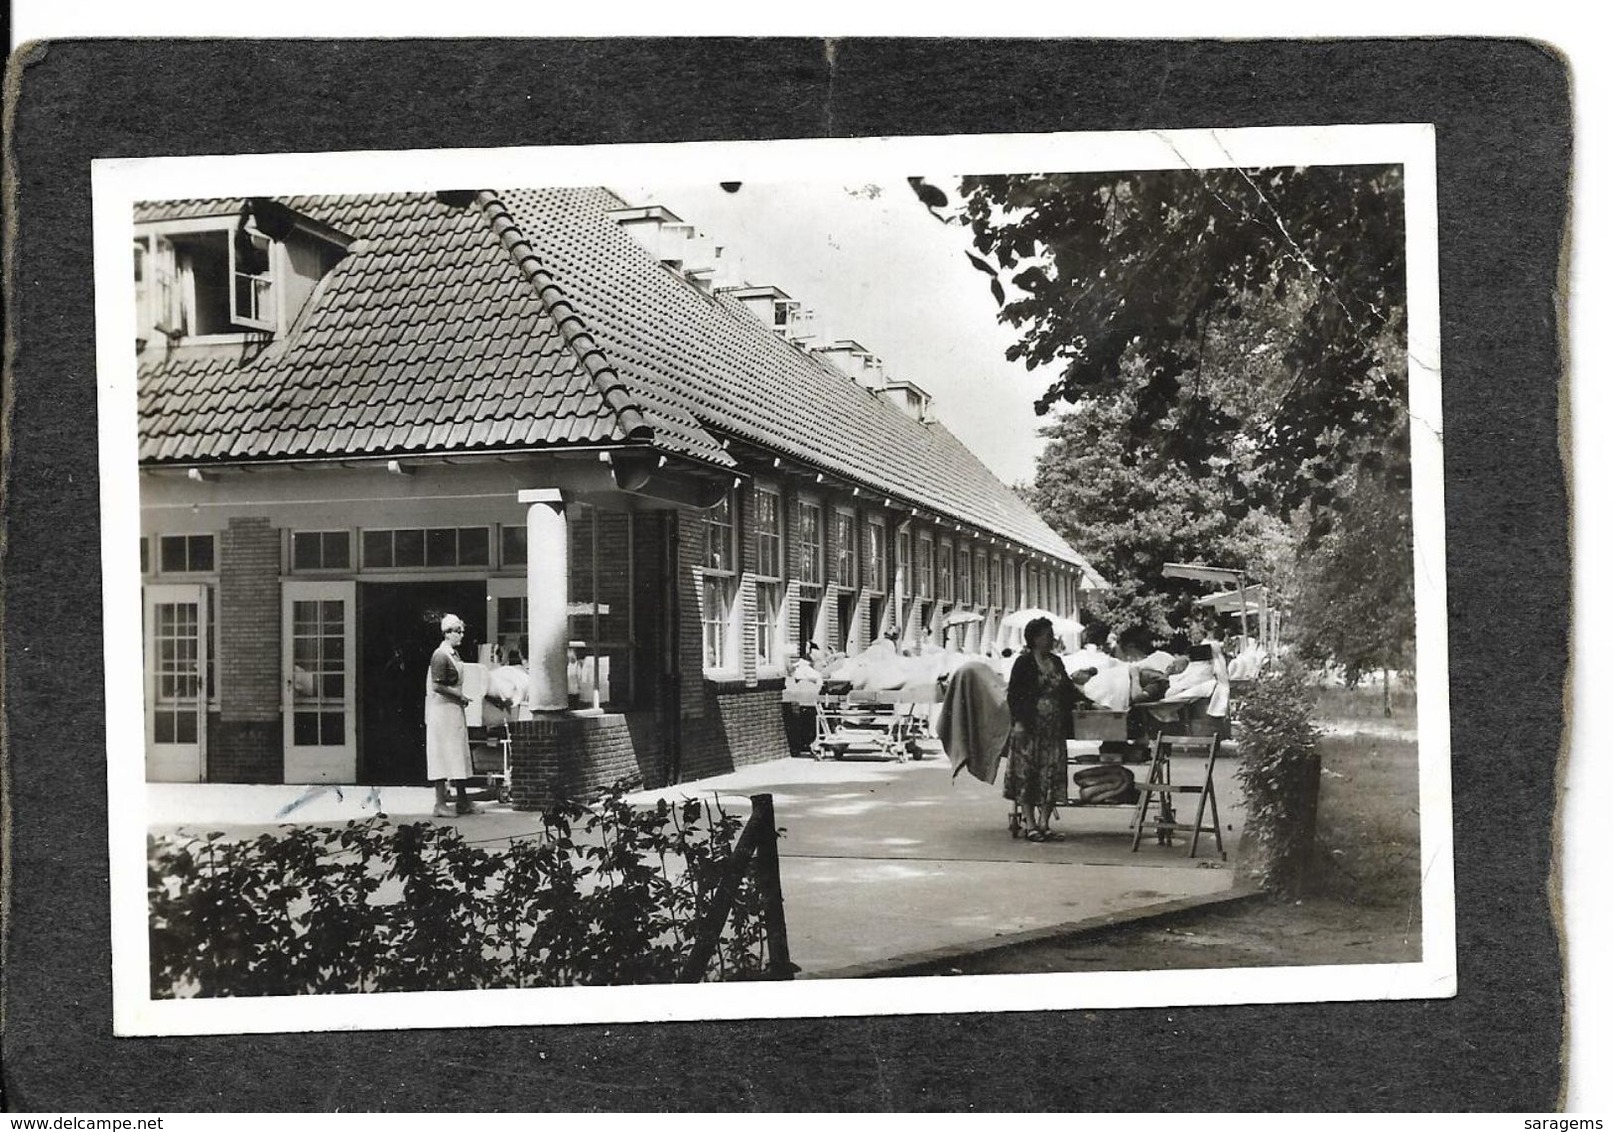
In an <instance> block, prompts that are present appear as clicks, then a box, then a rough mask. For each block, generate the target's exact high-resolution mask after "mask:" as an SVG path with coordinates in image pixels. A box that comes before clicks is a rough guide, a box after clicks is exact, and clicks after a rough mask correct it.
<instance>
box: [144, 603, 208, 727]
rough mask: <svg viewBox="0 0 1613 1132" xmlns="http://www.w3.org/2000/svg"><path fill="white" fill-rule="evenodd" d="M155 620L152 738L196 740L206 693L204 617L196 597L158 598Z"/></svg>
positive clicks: (153, 630)
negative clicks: (201, 659)
mask: <svg viewBox="0 0 1613 1132" xmlns="http://www.w3.org/2000/svg"><path fill="white" fill-rule="evenodd" d="M152 612H153V614H154V616H155V624H153V625H152V634H153V637H154V646H155V668H156V671H155V672H154V673H153V675H154V677H155V682H156V688H155V692H156V696H155V702H154V704H153V713H152V722H153V725H154V727H155V732H154V735H153V738H154V739H155V741H156V742H158V743H194V742H196V734H197V720H196V716H197V709H198V701H199V699H200V697H201V696H202V694H203V673H202V670H201V666H200V665H199V664H198V661H199V660H200V658H201V617H200V610H199V609H198V608H197V605H196V603H195V602H194V601H178V602H159V603H158V604H157V605H155V606H154V607H153V610H152Z"/></svg>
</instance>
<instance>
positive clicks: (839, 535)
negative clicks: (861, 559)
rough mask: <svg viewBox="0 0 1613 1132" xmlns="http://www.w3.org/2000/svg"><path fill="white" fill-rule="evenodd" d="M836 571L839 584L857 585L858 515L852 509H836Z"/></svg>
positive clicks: (836, 583)
mask: <svg viewBox="0 0 1613 1132" xmlns="http://www.w3.org/2000/svg"><path fill="white" fill-rule="evenodd" d="M834 541H835V572H834V581H835V585H837V586H846V587H848V588H854V587H855V586H856V585H857V516H856V515H855V514H853V513H852V512H850V511H841V510H838V509H837V510H836V511H835V540H834Z"/></svg>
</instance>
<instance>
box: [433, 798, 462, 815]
mask: <svg viewBox="0 0 1613 1132" xmlns="http://www.w3.org/2000/svg"><path fill="white" fill-rule="evenodd" d="M431 816H432V817H434V818H457V817H458V816H459V814H458V813H457V812H455V810H454V808H453V807H452V806H450V805H449V804H448V803H447V802H438V803H437V804H436V805H435V806H433V807H431Z"/></svg>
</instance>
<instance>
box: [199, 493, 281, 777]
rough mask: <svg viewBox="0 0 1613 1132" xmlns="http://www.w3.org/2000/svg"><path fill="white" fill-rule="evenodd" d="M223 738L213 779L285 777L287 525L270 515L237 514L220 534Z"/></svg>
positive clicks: (212, 754) (211, 763)
mask: <svg viewBox="0 0 1613 1132" xmlns="http://www.w3.org/2000/svg"><path fill="white" fill-rule="evenodd" d="M218 617H219V656H218V695H219V729H218V736H217V742H216V743H214V744H213V745H212V747H211V748H210V750H209V752H208V779H209V781H213V782H279V781H280V780H281V779H282V778H283V777H284V769H285V764H284V748H283V738H282V734H281V731H282V724H281V715H280V659H281V658H280V532H279V531H278V530H276V529H275V528H274V527H271V526H270V525H269V520H268V519H263V518H241V519H231V520H230V522H229V526H228V527H227V528H226V529H225V530H224V532H223V535H222V537H221V538H220V540H219V565H218Z"/></svg>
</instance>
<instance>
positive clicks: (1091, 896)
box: [634, 756, 1242, 976]
mask: <svg viewBox="0 0 1613 1132" xmlns="http://www.w3.org/2000/svg"><path fill="white" fill-rule="evenodd" d="M1202 765H1203V760H1202V759H1199V760H1192V759H1178V760H1177V765H1176V770H1175V773H1176V776H1177V780H1178V781H1181V782H1196V781H1198V780H1199V779H1200V778H1202V776H1203V770H1202ZM1233 769H1234V765H1233V764H1231V763H1229V762H1226V761H1218V763H1217V766H1216V790H1217V794H1218V796H1219V798H1220V801H1221V822H1222V827H1223V837H1224V838H1225V839H1226V847H1227V856H1228V860H1227V861H1226V862H1222V861H1221V860H1220V859H1219V858H1218V857H1217V856H1216V854H1215V852H1214V846H1213V844H1212V845H1210V846H1209V848H1208V849H1206V848H1205V846H1204V845H1203V844H1202V843H1201V845H1200V855H1199V858H1198V859H1197V860H1189V859H1188V856H1187V846H1186V843H1185V842H1184V841H1178V842H1177V843H1176V845H1175V846H1162V845H1158V844H1155V843H1154V842H1153V841H1151V840H1147V841H1145V842H1144V843H1143V845H1142V846H1141V847H1140V849H1139V850H1138V851H1137V852H1136V853H1133V852H1131V834H1130V832H1129V830H1128V828H1127V826H1128V823H1129V820H1130V817H1131V812H1132V811H1131V807H1129V806H1124V807H1117V806H1095V807H1089V808H1084V809H1083V808H1080V807H1069V808H1066V809H1065V810H1063V811H1062V814H1061V819H1060V820H1059V821H1057V822H1055V823H1054V826H1053V828H1054V829H1057V830H1059V831H1060V832H1061V833H1063V834H1064V835H1065V837H1066V838H1067V840H1065V841H1062V842H1044V843H1041V844H1036V843H1032V842H1028V841H1024V840H1016V839H1013V838H1011V837H1010V836H1009V834H1008V812H1009V808H1010V807H1009V804H1008V803H1007V802H1006V801H1004V800H1003V798H1002V797H1001V789H1000V788H996V787H990V786H987V785H986V784H985V783H983V782H979V781H977V780H975V779H973V778H971V777H969V776H968V774H967V773H965V774H963V775H961V776H959V777H958V778H957V779H955V780H954V779H952V778H951V775H950V768H949V767H948V766H947V764H946V762H945V760H944V758H941V757H937V756H932V757H930V758H927V759H924V760H921V761H919V762H901V763H896V762H877V761H852V760H849V759H848V760H845V761H833V760H829V761H825V762H821V763H820V762H813V761H811V760H809V759H787V760H781V761H776V762H769V763H763V764H760V765H757V766H751V767H746V768H744V769H742V770H739V771H736V772H735V773H733V774H728V775H723V776H722V777H720V778H712V779H706V780H703V781H701V782H695V783H689V784H687V785H684V786H673V787H668V788H666V789H664V790H657V791H651V792H646V793H643V794H639V795H635V796H634V799H635V801H637V800H642V801H646V802H648V801H652V800H654V799H657V798H668V799H675V798H683V797H711V796H713V795H716V796H717V797H719V798H721V799H722V803H723V805H724V806H725V807H726V808H728V809H730V810H732V811H734V812H748V810H749V798H748V796H749V795H751V794H759V793H771V794H772V795H773V807H774V812H775V815H776V820H777V822H778V824H779V825H780V826H781V827H783V829H784V834H783V837H782V839H781V841H780V843H779V854H780V862H779V871H780V875H781V880H782V883H783V889H784V912H785V920H786V922H787V924H788V926H789V933H790V957H791V958H792V959H793V960H794V961H795V962H796V963H797V964H799V965H800V966H801V968H802V972H803V974H805V975H808V976H823V975H829V974H834V973H847V974H853V973H872V971H871V970H870V971H868V972H864V971H861V970H852V969H853V968H862V967H865V966H869V965H871V966H872V967H873V968H876V969H877V967H879V966H881V965H884V963H885V961H889V960H894V959H900V958H901V957H904V956H911V955H915V954H917V953H919V952H929V951H935V950H945V949H947V948H967V947H969V946H971V945H977V944H981V943H987V942H990V941H992V940H994V939H997V938H998V937H1001V936H1005V935H1012V934H1015V933H1019V932H1025V931H1033V930H1037V929H1045V928H1051V927H1054V926H1056V925H1060V924H1068V923H1074V922H1077V921H1086V920H1101V919H1102V918H1104V917H1108V916H1113V915H1116V914H1119V913H1131V912H1135V911H1137V910H1140V909H1144V908H1146V907H1149V906H1151V905H1160V904H1165V903H1169V902H1174V901H1178V900H1182V899H1186V898H1192V897H1205V896H1211V895H1214V894H1217V893H1221V892H1225V891H1228V890H1230V889H1231V887H1232V880H1233V877H1232V873H1233V863H1234V850H1235V848H1236V844H1237V837H1238V834H1239V832H1240V830H1241V829H1242V804H1241V802H1242V800H1241V797H1240V796H1239V795H1238V793H1237V789H1236V783H1235V781H1234V778H1233V775H1232V771H1233ZM1133 770H1134V771H1135V772H1137V773H1139V774H1140V773H1142V772H1143V771H1145V770H1146V767H1136V768H1133ZM1228 826H1231V827H1233V828H1232V829H1231V830H1227V829H1226V827H1228Z"/></svg>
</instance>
